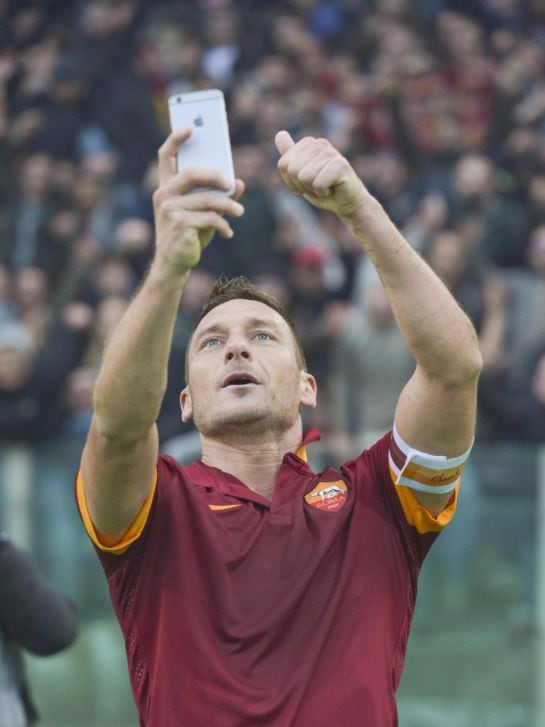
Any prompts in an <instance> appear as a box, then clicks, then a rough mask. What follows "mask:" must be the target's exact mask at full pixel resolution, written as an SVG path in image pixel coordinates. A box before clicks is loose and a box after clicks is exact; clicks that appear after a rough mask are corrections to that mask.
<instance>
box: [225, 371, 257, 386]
mask: <svg viewBox="0 0 545 727" xmlns="http://www.w3.org/2000/svg"><path fill="white" fill-rule="evenodd" d="M248 384H258V382H257V381H256V379H255V378H254V377H253V376H251V375H250V374H231V375H230V376H228V377H227V378H226V379H225V381H224V382H223V386H222V388H224V389H225V388H226V387H227V386H247V385H248Z"/></svg>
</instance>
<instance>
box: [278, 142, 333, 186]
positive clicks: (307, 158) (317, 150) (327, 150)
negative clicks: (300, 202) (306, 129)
mask: <svg viewBox="0 0 545 727" xmlns="http://www.w3.org/2000/svg"><path fill="white" fill-rule="evenodd" d="M334 155H335V151H334V150H333V149H332V147H331V146H329V145H327V146H324V145H323V144H321V143H319V142H318V141H317V143H316V144H310V145H309V146H308V147H307V148H306V149H303V150H302V151H301V152H300V153H299V154H297V156H293V157H292V160H291V161H290V162H289V164H288V167H287V172H288V174H290V175H291V176H292V177H296V178H297V179H298V180H299V181H303V179H302V177H301V172H302V170H303V169H304V168H305V167H306V166H307V165H308V164H309V163H314V164H316V163H318V164H319V166H322V167H323V166H325V164H326V163H327V162H328V161H329V159H331V158H332V156H334ZM317 171H318V170H317Z"/></svg>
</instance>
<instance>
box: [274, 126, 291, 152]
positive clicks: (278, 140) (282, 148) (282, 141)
mask: <svg viewBox="0 0 545 727" xmlns="http://www.w3.org/2000/svg"><path fill="white" fill-rule="evenodd" d="M274 143H275V144H276V148H277V149H278V153H279V154H280V155H283V154H285V153H286V152H287V151H289V150H290V149H291V148H292V147H293V146H295V142H294V141H293V139H292V138H291V134H289V133H288V132H287V131H279V132H278V134H276V136H275V137H274Z"/></svg>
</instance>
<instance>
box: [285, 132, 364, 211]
mask: <svg viewBox="0 0 545 727" xmlns="http://www.w3.org/2000/svg"><path fill="white" fill-rule="evenodd" d="M275 143H276V148H277V149H278V152H279V153H280V154H281V157H280V159H279V160H278V169H279V170H280V174H281V175H282V178H283V179H284V181H285V183H286V184H287V186H288V187H289V188H290V189H291V191H292V192H294V194H296V195H298V196H301V197H304V198H305V199H306V200H307V201H308V202H310V203H311V204H312V205H314V207H318V208H319V209H325V210H331V211H332V212H335V213H336V214H337V215H338V216H339V217H340V218H341V219H343V220H344V221H346V222H348V221H349V220H350V218H351V217H354V216H355V215H357V214H358V212H359V211H360V210H361V208H362V206H363V204H364V203H365V200H366V198H367V196H368V192H367V190H366V189H365V187H364V185H363V183H362V181H361V180H360V179H359V178H358V176H357V175H356V172H355V171H354V170H353V169H352V167H351V165H350V163H349V162H348V160H347V159H345V157H343V156H342V154H341V153H340V152H338V151H337V149H335V147H334V146H333V145H332V144H330V142H329V141H327V139H316V138H314V137H313V136H305V137H304V138H303V139H301V141H298V142H297V143H295V142H294V141H293V139H292V138H291V136H290V135H289V134H288V132H287V131H279V132H278V134H277V135H276V137H275Z"/></svg>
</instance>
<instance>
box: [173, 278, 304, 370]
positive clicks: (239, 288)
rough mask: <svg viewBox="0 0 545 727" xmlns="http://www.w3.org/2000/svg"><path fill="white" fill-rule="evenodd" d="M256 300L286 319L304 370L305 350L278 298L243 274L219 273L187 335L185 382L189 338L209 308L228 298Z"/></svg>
mask: <svg viewBox="0 0 545 727" xmlns="http://www.w3.org/2000/svg"><path fill="white" fill-rule="evenodd" d="M240 299H242V300H256V301H258V303H264V304H265V305H268V306H269V308H272V309H273V310H275V311H276V312H277V313H278V314H279V315H281V316H282V318H283V319H284V320H285V321H286V323H287V324H288V326H289V329H290V331H291V332H292V334H293V339H294V341H295V352H296V353H295V355H296V357H297V363H298V365H299V366H300V367H301V368H302V369H304V370H305V371H306V368H307V362H306V359H305V352H304V351H303V346H302V344H301V341H300V340H299V336H298V335H297V332H296V330H295V326H294V324H293V321H292V320H291V318H290V317H289V315H288V312H287V311H286V309H285V308H284V306H283V305H282V303H281V302H280V301H279V300H278V298H275V297H274V295H271V294H270V293H267V292H266V291H265V290H262V289H261V288H258V287H257V285H254V284H253V283H251V282H250V281H249V280H248V278H246V277H245V276H244V275H239V276H237V277H236V278H231V279H229V278H228V277H227V276H226V275H221V276H220V277H219V278H218V279H217V280H216V282H215V284H214V287H213V288H212V290H211V291H210V294H209V296H208V298H207V299H206V301H205V303H204V305H203V307H202V310H201V312H200V314H199V317H198V318H197V321H196V322H195V325H194V326H193V331H192V333H191V336H190V337H189V341H188V342H187V348H186V352H185V380H186V383H187V381H188V378H189V366H188V361H189V348H190V346H191V339H192V338H193V333H194V332H195V329H196V328H197V326H198V325H199V323H200V322H201V321H202V319H203V318H204V317H205V316H206V315H207V314H208V313H210V311H211V310H213V309H214V308H217V307H218V305H222V304H223V303H228V302H229V301H230V300H240Z"/></svg>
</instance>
